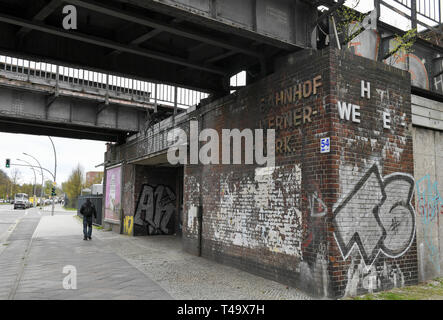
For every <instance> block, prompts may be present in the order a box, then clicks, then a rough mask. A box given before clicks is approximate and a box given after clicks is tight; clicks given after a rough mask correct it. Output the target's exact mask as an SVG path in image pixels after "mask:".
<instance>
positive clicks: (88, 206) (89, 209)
mask: <svg viewBox="0 0 443 320" xmlns="http://www.w3.org/2000/svg"><path fill="white" fill-rule="evenodd" d="M80 213H81V214H82V215H83V216H84V217H86V218H88V219H91V218H92V216H94V218H96V219H97V211H96V210H95V207H94V205H93V204H92V203H91V202H89V203H88V202H86V203H84V204H83V205H82V207H81V208H80Z"/></svg>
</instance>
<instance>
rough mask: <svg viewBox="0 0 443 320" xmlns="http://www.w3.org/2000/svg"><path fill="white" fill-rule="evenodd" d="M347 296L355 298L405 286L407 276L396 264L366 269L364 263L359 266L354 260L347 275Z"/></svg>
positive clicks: (384, 264)
mask: <svg viewBox="0 0 443 320" xmlns="http://www.w3.org/2000/svg"><path fill="white" fill-rule="evenodd" d="M347 279H348V282H347V285H346V289H345V294H344V295H345V296H355V295H359V294H362V293H364V292H368V293H373V292H374V291H384V290H390V289H393V288H400V287H404V286H405V275H404V273H403V272H402V271H401V269H400V266H399V265H398V264H397V263H396V264H394V265H389V264H387V263H386V262H384V263H383V265H380V266H375V265H372V266H371V267H370V268H369V269H367V268H366V266H365V265H364V262H363V261H360V263H359V264H357V263H356V262H355V260H354V258H352V260H351V266H350V268H349V269H348V273H347Z"/></svg>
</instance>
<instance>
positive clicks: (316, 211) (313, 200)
mask: <svg viewBox="0 0 443 320" xmlns="http://www.w3.org/2000/svg"><path fill="white" fill-rule="evenodd" d="M309 208H310V211H311V217H314V218H320V217H324V216H325V215H326V214H327V213H328V207H327V206H326V205H325V203H324V202H323V200H322V199H321V197H320V196H319V194H318V192H317V191H316V192H314V193H313V194H312V195H311V197H310V198H309Z"/></svg>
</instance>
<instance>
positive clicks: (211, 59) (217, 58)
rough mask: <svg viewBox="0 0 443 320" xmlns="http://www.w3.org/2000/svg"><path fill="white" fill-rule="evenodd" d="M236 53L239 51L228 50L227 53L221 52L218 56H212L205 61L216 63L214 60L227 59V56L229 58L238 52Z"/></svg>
mask: <svg viewBox="0 0 443 320" xmlns="http://www.w3.org/2000/svg"><path fill="white" fill-rule="evenodd" d="M236 53H238V52H235V51H228V52H225V53H222V54H219V55H217V56H214V57H212V58H209V59H207V60H206V61H205V63H214V62H217V61H219V60H223V59H225V58H229V57H230V56H233V55H234V54H236Z"/></svg>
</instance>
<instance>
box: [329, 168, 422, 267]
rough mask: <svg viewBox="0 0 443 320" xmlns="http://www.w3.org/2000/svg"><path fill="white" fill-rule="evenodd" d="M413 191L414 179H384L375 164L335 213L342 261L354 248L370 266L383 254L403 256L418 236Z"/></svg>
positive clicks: (405, 176) (399, 175)
mask: <svg viewBox="0 0 443 320" xmlns="http://www.w3.org/2000/svg"><path fill="white" fill-rule="evenodd" d="M413 191H414V178H413V177H412V176H410V175H408V174H402V173H394V174H391V175H388V176H386V177H385V178H384V179H382V177H381V175H380V172H379V170H378V167H377V165H375V164H374V165H373V166H372V167H371V168H370V169H369V171H368V172H367V173H366V174H365V175H364V176H363V177H362V178H361V179H360V181H359V182H358V183H357V184H356V185H355V187H354V189H353V190H352V191H351V192H350V193H349V194H348V195H347V196H346V198H345V199H344V200H343V201H342V202H341V203H340V205H338V206H337V207H336V208H335V209H334V211H333V215H334V218H333V225H334V227H335V231H334V237H335V239H336V242H337V244H338V246H339V249H340V251H341V254H342V256H343V259H344V260H346V259H347V258H348V256H349V254H350V253H351V252H352V249H353V248H354V247H355V246H356V247H357V248H358V250H359V252H360V254H361V256H362V258H363V260H364V262H365V263H366V265H367V266H371V265H372V264H373V262H374V261H375V259H376V258H377V256H378V255H379V254H380V253H383V254H385V255H386V256H388V257H390V258H398V257H400V256H402V255H403V254H404V253H405V252H406V251H407V250H408V249H409V247H410V246H411V244H412V240H413V238H414V235H415V216H414V208H413V207H412V205H411V200H412V196H413Z"/></svg>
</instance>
